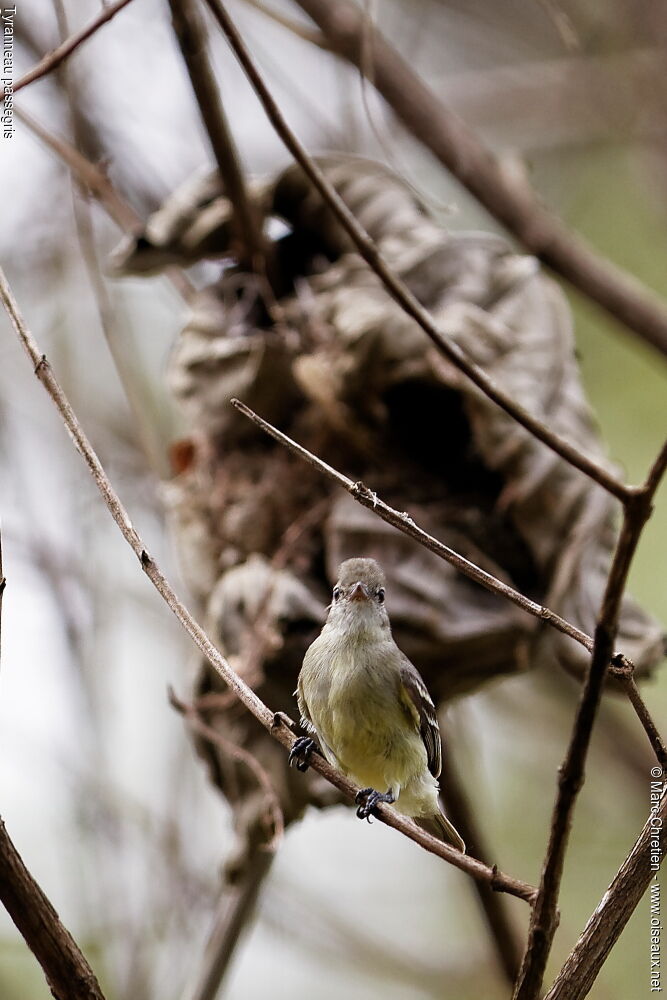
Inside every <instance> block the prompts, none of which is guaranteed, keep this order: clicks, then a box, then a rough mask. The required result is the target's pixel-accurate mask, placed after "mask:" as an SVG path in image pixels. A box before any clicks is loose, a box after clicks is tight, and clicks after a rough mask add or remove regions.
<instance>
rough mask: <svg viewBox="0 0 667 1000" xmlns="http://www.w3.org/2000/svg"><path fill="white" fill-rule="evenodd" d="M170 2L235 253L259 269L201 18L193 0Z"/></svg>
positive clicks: (255, 226) (255, 227) (258, 238)
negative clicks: (221, 189) (226, 202)
mask: <svg viewBox="0 0 667 1000" xmlns="http://www.w3.org/2000/svg"><path fill="white" fill-rule="evenodd" d="M169 6H170V7H171V15H172V22H173V26H174V32H175V33H176V38H177V39H178V44H179V46H180V49H181V53H182V55H183V59H184V61H185V65H186V66H187V70H188V74H189V76H190V82H191V84H192V89H193V91H194V93H195V97H196V98H197V104H198V105H199V111H200V114H201V117H202V121H203V123H204V126H205V128H206V132H207V133H208V137H209V141H210V143H211V149H212V150H213V155H214V156H215V160H216V163H217V164H218V170H219V171H220V176H221V177H222V180H223V183H224V186H225V191H226V193H227V196H228V197H229V200H230V203H231V206H232V211H233V217H232V226H233V228H234V231H235V234H236V238H237V241H238V248H237V256H238V258H239V260H240V261H241V262H242V263H244V264H245V266H246V267H248V268H249V269H251V270H253V271H258V270H259V271H260V272H261V270H262V267H263V264H262V262H263V259H264V246H263V240H262V232H261V229H260V224H259V218H258V214H257V213H256V212H255V211H254V209H253V206H252V204H251V202H250V199H249V197H248V192H247V189H246V185H245V180H244V177H243V170H242V168H241V164H240V162H239V157H238V153H237V151H236V147H235V145H234V140H233V138H232V134H231V131H230V129H229V124H228V122H227V116H226V115H225V112H224V109H223V107H222V102H221V100H220V94H219V91H218V86H217V83H216V81H215V77H214V75H213V70H212V69H211V64H210V62H209V58H208V54H207V52H206V30H205V28H204V24H203V21H202V19H201V17H200V16H199V11H198V10H197V9H196V7H195V5H194V3H192V0H169Z"/></svg>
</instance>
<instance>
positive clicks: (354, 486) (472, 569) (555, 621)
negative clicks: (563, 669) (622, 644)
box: [231, 399, 593, 652]
mask: <svg viewBox="0 0 667 1000" xmlns="http://www.w3.org/2000/svg"><path fill="white" fill-rule="evenodd" d="M231 402H232V405H233V406H235V407H236V409H237V410H240V412H241V413H242V414H243V415H244V416H246V417H248V419H249V420H252V422H253V423H254V424H256V425H257V426H258V427H260V428H261V429H262V430H263V431H265V432H266V433H267V434H270V435H271V437H272V438H274V439H275V440H276V441H278V442H279V444H282V445H283V446H284V447H285V448H287V450H288V451H290V452H291V453H292V454H293V455H296V456H297V457H298V458H301V459H303V460H304V461H305V462H307V463H308V464H309V465H312V466H313V467H314V468H315V469H317V470H318V472H321V473H322V475H324V476H326V477H327V479H329V480H330V481H331V482H332V483H335V484H336V485H337V486H342V488H343V489H344V490H347V492H348V493H349V494H350V496H353V497H354V499H355V500H356V501H357V502H358V503H360V504H361V505H362V507H367V508H368V509H369V510H372V511H373V512H374V513H375V514H377V516H378V517H380V518H382V520H383V521H386V522H387V524H391V525H393V527H394V528H398V530H399V531H402V532H403V534H404V535H408V537H410V538H414V540H415V541H417V542H419V543H420V544H421V545H423V546H424V548H426V549H428V550H429V551H430V552H434V553H435V554H436V555H437V556H440V558H441V559H444V560H445V562H448V563H451V565H452V566H454V567H455V568H456V569H458V570H459V571H460V572H461V573H463V574H464V576H467V577H469V578H470V579H471V580H474V581H475V583H479V584H480V586H482V587H485V588H486V590H490V591H491V592H492V593H494V594H499V595H500V596H501V597H505V598H507V600H508V601H511V602H512V604H516V606H517V607H518V608H521V610H522V611H526V612H527V613H528V614H529V615H533V617H535V618H539V619H540V620H541V621H544V622H546V623H547V624H548V625H551V626H553V628H555V629H558V631H559V632H563V633H564V634H565V635H567V636H569V637H570V638H571V639H574V640H576V642H579V643H581V645H582V646H584V648H585V649H587V650H588V651H589V652H590V651H591V650H592V649H593V640H592V638H591V637H590V636H589V635H586V633H585V632H582V630H581V629H578V628H577V627H576V626H575V625H572V624H571V623H570V622H568V621H566V620H565V618H561V616H560V615H557V614H556V612H555V611H551V609H550V608H545V607H543V605H541V604H538V603H537V602H536V601H531V600H530V598H528V597H525V596H524V595H523V594H522V593H521V592H520V591H518V590H515V589H514V587H510V586H509V584H507V583H503V581H502V580H499V579H498V578H497V577H495V576H493V575H492V574H491V573H487V572H486V570H483V569H481V568H480V567H479V566H476V565H475V563H472V562H470V560H469V559H466V558H465V557H464V556H462V555H460V554H459V553H458V552H456V551H455V550H454V549H450V548H449V546H448V545H445V544H444V542H441V541H439V540H438V539H437V538H434V537H433V535H429V534H428V532H426V531H424V529H423V528H420V527H419V526H418V525H417V524H415V522H414V521H413V520H412V518H411V517H410V515H409V514H407V513H405V512H400V511H398V510H396V509H395V508H394V507H390V506H389V504H387V503H385V502H384V500H382V499H381V498H380V497H379V496H378V495H377V493H374V492H373V490H371V489H370V488H369V487H368V486H366V485H365V484H364V483H362V482H353V481H352V480H351V479H349V478H348V477H347V476H344V475H343V473H342V472H338V470H337V469H334V468H333V467H332V466H331V465H328V464H327V463H326V462H323V461H322V459H321V458H318V457H317V455H314V454H313V453H312V452H310V451H308V449H307V448H304V447H303V445H300V444H297V442H296V441H293V440H292V438H290V437H288V436H287V434H284V433H283V432H282V431H279V430H278V428H277V427H274V426H273V424H270V423H269V422H268V421H266V420H264V419H263V417H260V416H258V414H257V413H255V412H254V410H251V409H250V407H249V406H246V405H245V403H242V402H241V401H240V400H239V399H232V400H231Z"/></svg>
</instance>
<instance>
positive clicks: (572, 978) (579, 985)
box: [544, 768, 667, 1000]
mask: <svg viewBox="0 0 667 1000" xmlns="http://www.w3.org/2000/svg"><path fill="white" fill-rule="evenodd" d="M651 774H652V775H653V776H654V778H655V780H654V782H652V785H653V784H655V785H656V786H658V785H659V786H660V787H662V788H663V792H662V796H661V798H660V802H659V804H657V803H656V805H655V807H653V808H652V809H651V815H650V816H649V818H648V819H647V821H646V823H645V824H644V827H643V829H642V832H641V833H640V835H639V837H638V838H637V841H636V843H635V845H634V847H633V848H632V850H631V851H630V854H629V855H628V856H627V858H626V859H625V861H624V862H623V864H622V865H621V867H620V868H619V870H618V872H617V873H616V875H615V876H614V880H613V882H612V883H611V885H610V886H609V888H608V889H607V891H606V892H605V894H604V896H603V897H602V899H601V900H600V903H599V905H598V907H597V909H596V910H595V912H594V913H593V914H592V915H591V917H590V919H589V921H588V923H587V924H586V926H585V928H584V930H583V932H582V934H581V937H580V938H579V940H578V941H577V943H576V944H575V946H574V948H573V949H572V951H571V952H570V954H569V956H568V958H567V961H566V962H565V965H564V966H563V968H562V969H561V971H560V972H559V974H558V976H557V978H556V980H555V982H554V983H553V985H552V987H551V989H550V990H549V992H548V993H547V995H546V997H545V998H544V1000H583V998H584V997H585V996H587V995H588V993H589V991H590V989H591V987H592V986H593V983H594V982H595V979H596V977H597V975H598V973H599V971H600V969H601V968H602V966H603V965H604V963H605V961H606V960H607V956H608V955H609V952H610V951H611V949H612V948H613V947H614V945H615V944H616V942H617V941H618V939H619V937H620V935H621V933H622V931H623V930H624V928H625V926H626V924H627V922H628V920H629V919H630V917H631V916H632V914H633V913H634V911H635V910H636V908H637V906H638V904H639V903H640V901H641V899H642V896H643V895H644V893H645V892H646V889H647V888H648V886H649V885H653V884H656V883H657V879H658V870H659V866H660V863H661V862H662V858H663V852H662V848H661V841H662V830H663V829H664V827H665V826H666V825H667V793H666V792H665V790H664V789H665V784H664V781H661V780H658V779H659V778H660V777H661V769H660V768H653V770H652V771H651ZM655 926H656V925H655V924H652V927H653V928H655ZM648 954H649V952H648V949H647V955H648ZM647 990H648V986H647Z"/></svg>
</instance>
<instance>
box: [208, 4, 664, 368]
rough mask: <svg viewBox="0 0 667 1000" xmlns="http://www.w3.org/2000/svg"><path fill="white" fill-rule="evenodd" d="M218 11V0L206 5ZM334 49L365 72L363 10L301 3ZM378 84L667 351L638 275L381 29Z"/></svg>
mask: <svg viewBox="0 0 667 1000" xmlns="http://www.w3.org/2000/svg"><path fill="white" fill-rule="evenodd" d="M207 2H208V3H209V6H211V0H207ZM297 3H298V5H299V7H301V8H302V10H304V11H305V12H306V13H307V14H308V15H309V16H310V17H311V18H312V19H313V21H314V22H315V23H316V24H317V26H318V27H319V28H320V29H321V31H322V32H323V34H324V35H325V37H326V38H327V40H328V42H329V45H330V47H331V49H332V50H333V51H334V52H336V53H337V54H338V55H339V56H341V57H342V58H343V59H346V60H347V61H348V62H351V63H352V64H353V65H354V66H356V67H357V68H358V69H359V70H360V71H363V66H362V58H361V57H362V51H363V38H364V31H365V28H364V20H363V13H362V12H361V11H360V10H359V8H358V7H357V6H356V5H355V4H352V3H349V2H348V0H297ZM371 30H372V39H373V42H372V44H373V80H372V83H373V85H374V86H375V87H376V88H377V90H378V92H379V93H380V94H382V96H383V97H384V99H385V100H386V102H387V104H388V105H389V106H390V107H391V108H392V110H393V111H394V113H395V115H396V117H397V118H398V119H399V120H400V121H401V122H402V123H403V125H404V126H405V128H406V129H407V130H408V132H410V133H411V134H412V135H414V136H415V138H417V139H418V140H419V141H420V142H421V143H423V145H424V146H426V148H427V149H430V151H431V152H432V153H433V155H434V156H435V157H436V158H437V159H438V160H439V161H440V162H441V163H442V164H443V165H444V166H445V167H446V168H447V169H448V170H449V171H451V173H452V174H453V175H454V177H456V178H457V180H459V181H460V182H461V184H463V186H464V187H465V188H467V189H468V191H470V193H471V194H472V195H474V197H475V198H477V200H478V201H479V202H480V203H481V204H482V205H483V206H484V207H485V208H486V209H487V211H488V212H490V213H491V215H492V216H494V218H496V219H497V220H498V221H499V222H500V223H502V225H503V226H505V228H506V229H507V230H508V231H509V232H510V233H512V234H513V235H514V236H516V238H517V239H518V240H519V241H520V242H521V243H523V245H524V246H525V247H526V248H527V249H528V250H529V251H530V252H531V253H534V254H535V256H536V257H538V258H539V259H540V260H541V261H542V263H543V264H546V265H547V266H548V267H550V268H551V269H552V270H554V271H555V272H556V273H557V274H559V275H561V277H563V278H565V279H566V280H567V281H569V282H570V284H572V285H573V286H574V287H575V288H576V289H578V290H579V291H580V292H582V293H583V294H584V295H586V296H587V297H588V298H590V299H592V300H593V301H594V302H597V304H598V305H599V306H601V307H602V308H603V309H605V310H606V311H607V312H608V313H609V314H610V315H611V316H612V317H613V318H614V319H615V320H617V321H618V322H620V323H623V324H624V325H625V326H626V327H628V329H629V330H632V331H633V332H634V333H636V334H637V335H639V336H640V337H642V338H643V339H644V340H646V341H648V343H650V344H652V345H653V346H654V347H656V348H657V349H658V350H659V351H661V352H662V353H663V354H667V311H666V310H665V307H664V305H663V303H662V302H661V300H660V299H659V298H658V297H657V296H656V295H654V294H653V293H652V292H650V291H649V290H648V289H647V288H646V287H645V286H643V285H642V284H641V282H639V281H638V280H637V279H636V278H634V277H632V276H631V275H629V274H627V273H626V272H625V271H622V270H621V269H620V268H618V267H615V266H614V265H613V264H611V263H610V261H608V260H605V259H604V258H603V257H600V256H599V255H598V254H596V253H595V252H594V251H593V250H592V249H591V248H590V247H589V246H588V244H586V243H585V242H584V241H583V240H582V239H581V238H580V237H578V236H575V235H574V234H573V233H571V232H570V231H569V230H568V229H567V227H566V226H565V225H564V224H563V223H562V222H561V221H560V220H559V219H558V218H557V217H556V216H555V215H554V214H553V213H552V212H551V211H549V209H547V208H546V207H545V206H544V205H543V204H542V202H541V200H540V198H539V196H538V195H537V194H536V192H535V191H533V190H532V189H531V187H530V185H529V184H528V183H526V182H524V181H521V182H519V181H517V179H516V178H510V177H509V176H508V175H507V173H506V172H504V171H503V169H502V167H501V165H500V164H499V163H498V161H497V159H496V158H495V156H494V155H493V153H492V152H491V151H490V150H489V149H487V148H486V147H485V146H484V145H483V143H482V142H481V141H480V140H479V139H478V137H477V136H476V135H475V133H474V132H472V131H471V130H470V129H469V128H468V127H467V126H466V125H465V124H464V122H463V121H462V120H461V119H460V118H458V116H457V115H455V114H454V113H453V112H451V111H450V110H449V109H448V108H447V107H446V106H445V105H444V104H443V103H442V102H441V101H440V100H439V98H438V97H437V96H436V95H435V94H434V93H433V91H432V90H431V89H430V88H429V87H428V86H427V85H426V84H425V83H424V82H423V80H421V79H420V78H419V77H418V76H417V74H416V73H415V72H414V71H413V69H412V68H411V67H410V66H409V65H408V63H406V62H405V60H404V59H403V58H402V57H401V56H400V55H399V54H398V52H397V51H396V50H395V49H394V48H392V46H391V45H389V43H388V42H387V41H386V39H384V38H383V36H382V35H381V34H380V32H379V31H378V30H377V29H376V28H372V29H371Z"/></svg>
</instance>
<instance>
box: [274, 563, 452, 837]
mask: <svg viewBox="0 0 667 1000" xmlns="http://www.w3.org/2000/svg"><path fill="white" fill-rule="evenodd" d="M384 599H385V579H384V573H383V572H382V569H381V567H380V566H379V565H378V563H377V562H376V561H375V560H374V559H348V560H346V561H345V562H344V563H343V564H342V565H341V567H340V570H339V578H338V582H337V583H336V586H335V587H334V590H333V600H332V602H331V605H330V607H329V614H328V617H327V621H326V623H325V625H324V627H323V629H322V631H321V633H320V634H319V636H318V637H317V639H315V641H314V642H313V643H312V645H311V646H310V647H309V648H308V650H307V652H306V655H305V657H304V660H303V666H302V667H301V672H300V673H299V680H298V686H297V691H296V694H297V700H298V704H299V711H300V712H301V718H302V723H303V725H304V727H305V728H306V729H307V730H308V731H310V732H311V733H314V734H315V735H316V736H317V740H318V743H319V746H320V748H321V750H322V753H323V754H324V756H325V757H326V759H327V760H328V761H329V763H331V764H333V765H334V766H335V767H337V768H339V769H340V770H341V771H342V772H343V773H344V774H346V775H348V776H349V777H350V778H352V779H353V780H354V781H356V782H357V783H358V784H360V785H362V786H364V787H363V788H362V790H361V791H360V792H359V794H358V796H357V802H358V803H359V808H358V809H357V815H358V816H359V817H360V818H362V819H365V818H368V817H369V816H370V814H371V813H372V811H373V809H374V808H375V806H376V804H377V803H378V802H388V803H395V804H396V809H397V810H398V812H401V813H403V814H404V815H406V816H411V817H412V818H413V819H414V821H415V822H416V823H417V824H418V825H419V826H420V827H422V828H423V829H425V830H427V831H428V832H429V833H432V834H433V835H434V836H436V837H438V838H439V839H440V840H443V841H445V842H447V843H451V844H453V845H454V846H455V847H457V848H458V849H459V850H460V851H465V844H464V842H463V840H462V839H461V837H460V835H459V834H458V832H457V830H456V829H455V828H454V827H453V826H452V824H451V823H450V822H449V820H448V819H447V817H446V816H444V815H443V813H442V811H441V809H440V804H439V799H438V782H437V780H436V779H437V778H438V775H439V774H440V768H441V764H442V749H441V741H440V730H439V729H438V721H437V718H436V714H435V707H434V705H433V702H432V701H431V698H430V696H429V693H428V691H427V690H426V687H425V685H424V682H423V681H422V679H421V677H420V676H419V674H418V672H417V670H416V669H415V668H414V667H413V665H412V663H410V661H409V660H408V658H407V657H406V656H405V655H404V654H403V653H402V652H401V651H400V649H399V648H398V646H397V645H396V643H395V642H394V639H393V637H392V634H391V627H390V624H389V616H388V614H387V609H386V607H385V603H384ZM315 749H316V743H315V741H314V740H313V739H311V738H310V737H301V739H299V740H297V741H296V743H295V744H294V747H293V748H292V752H291V754H290V762H291V763H296V766H297V767H299V768H300V769H301V770H305V769H306V767H307V766H308V758H309V756H310V754H311V753H312V752H313V750H315ZM366 786H367V787H366Z"/></svg>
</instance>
